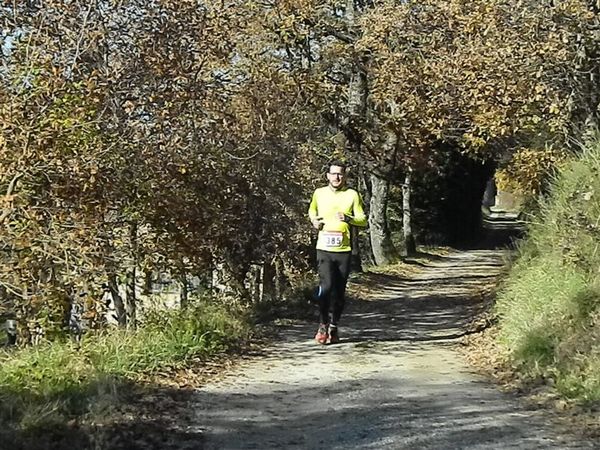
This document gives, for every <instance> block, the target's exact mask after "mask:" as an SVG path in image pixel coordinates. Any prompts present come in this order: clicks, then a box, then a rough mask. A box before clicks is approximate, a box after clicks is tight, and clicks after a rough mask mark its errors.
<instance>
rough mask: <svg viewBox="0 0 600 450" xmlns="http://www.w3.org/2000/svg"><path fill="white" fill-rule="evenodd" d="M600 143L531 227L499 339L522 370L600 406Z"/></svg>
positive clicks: (503, 298)
mask: <svg viewBox="0 0 600 450" xmlns="http://www.w3.org/2000/svg"><path fill="white" fill-rule="evenodd" d="M599 267H600V145H594V146H591V147H590V148H589V149H588V150H587V151H586V152H585V153H584V154H583V155H581V156H580V157H579V158H577V159H574V160H573V161H572V162H571V163H570V164H569V165H568V166H567V167H566V168H565V169H564V170H563V171H562V172H561V174H560V175H559V176H558V177H557V179H556V180H555V183H554V186H553V189H552V193H551V196H550V198H549V199H548V200H547V202H546V203H545V204H544V205H543V207H542V209H541V212H540V214H539V216H538V217H537V218H536V219H535V220H534V223H533V224H532V225H531V227H530V232H529V235H528V238H527V241H526V242H525V243H524V244H523V245H522V246H521V248H520V255H519V259H518V260H517V262H516V264H515V265H514V267H513V268H512V270H511V273H510V275H509V278H508V280H507V281H506V284H505V286H504V288H503V289H502V290H501V291H500V293H499V296H498V300H497V312H498V315H499V319H500V322H499V323H500V329H499V335H498V342H499V344H500V346H501V348H502V349H503V351H505V352H506V354H507V355H508V358H509V359H510V361H511V363H512V364H513V365H514V366H515V367H517V370H518V371H519V373H520V374H521V375H522V376H523V377H525V378H526V379H529V380H536V381H540V380H541V381H544V382H545V383H546V384H547V385H549V386H553V388H554V389H556V392H557V393H558V394H559V395H560V396H562V397H563V398H564V399H568V400H571V401H573V402H575V403H578V404H582V405H599V404H600V271H599Z"/></svg>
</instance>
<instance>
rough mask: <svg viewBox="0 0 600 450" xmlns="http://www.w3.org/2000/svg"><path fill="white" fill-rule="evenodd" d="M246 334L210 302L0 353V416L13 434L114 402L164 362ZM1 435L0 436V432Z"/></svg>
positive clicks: (203, 354) (168, 364)
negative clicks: (134, 324) (139, 323)
mask: <svg viewBox="0 0 600 450" xmlns="http://www.w3.org/2000/svg"><path fill="white" fill-rule="evenodd" d="M248 336H249V325H248V324H247V323H246V322H245V321H244V320H243V319H240V318H239V316H237V315H235V316H234V315H233V314H231V313H230V312H227V311H225V310H224V309H223V308H222V307H218V306H216V305H203V306H198V307H195V308H192V309H188V310H186V311H166V312H165V311H162V312H161V313H160V314H156V315H155V316H154V317H151V318H149V320H148V321H147V323H146V324H145V325H144V326H143V327H141V328H139V329H138V330H136V331H123V330H110V331H107V332H105V333H102V334H89V335H86V336H84V337H83V339H82V340H81V341H80V342H72V341H66V342H54V343H51V344H45V345H40V346H35V347H29V348H23V349H18V350H16V351H12V352H2V353H0V419H1V420H2V422H3V423H4V424H6V425H7V427H4V432H6V431H7V429H8V430H9V431H11V430H12V432H18V433H34V432H35V431H36V430H39V429H40V428H44V429H46V428H49V427H52V426H53V424H60V423H64V422H66V421H68V420H69V419H70V418H71V417H74V416H78V415H82V414H86V413H89V412H93V410H94V409H99V408H101V407H102V404H105V403H109V404H110V403H112V402H116V401H117V399H118V396H119V387H121V386H127V384H128V383H132V382H136V381H138V380H140V379H141V378H142V377H144V376H147V375H151V374H156V373H157V372H159V371H162V370H165V369H167V368H178V367H185V366H186V365H189V364H190V363H191V362H192V361H193V360H197V359H198V358H207V357H209V356H212V355H216V354H218V353H220V352H224V351H226V350H227V349H229V348H231V347H233V346H235V345H236V344H238V343H239V342H240V341H242V340H244V339H245V338H247V337H248ZM0 439H1V437H0Z"/></svg>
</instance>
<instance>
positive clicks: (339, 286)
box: [331, 252, 352, 326]
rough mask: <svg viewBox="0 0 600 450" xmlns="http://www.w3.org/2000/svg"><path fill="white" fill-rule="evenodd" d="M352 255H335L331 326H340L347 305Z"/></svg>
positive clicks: (346, 253) (345, 253) (344, 253)
mask: <svg viewBox="0 0 600 450" xmlns="http://www.w3.org/2000/svg"><path fill="white" fill-rule="evenodd" d="M351 259H352V254H351V253H350V252H343V253H338V254H336V255H335V262H336V264H335V272H334V275H333V283H334V285H333V288H332V295H331V297H332V299H331V302H333V305H332V306H333V311H332V312H333V314H332V319H331V324H332V325H336V326H337V324H338V322H339V320H340V317H341V316H342V312H343V311H344V305H345V304H346V295H345V294H346V283H347V282H348V276H349V275H350V263H351Z"/></svg>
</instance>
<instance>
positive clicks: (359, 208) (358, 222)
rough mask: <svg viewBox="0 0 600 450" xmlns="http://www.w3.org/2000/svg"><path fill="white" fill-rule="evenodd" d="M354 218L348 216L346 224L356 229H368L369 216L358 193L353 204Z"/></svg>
mask: <svg viewBox="0 0 600 450" xmlns="http://www.w3.org/2000/svg"><path fill="white" fill-rule="evenodd" d="M352 214H353V215H352V216H346V222H348V223H349V224H350V225H354V226H355V227H366V226H367V216H366V215H365V210H364V208H363V203H362V199H361V198H360V195H359V194H358V192H356V193H355V197H354V202H353V204H352Z"/></svg>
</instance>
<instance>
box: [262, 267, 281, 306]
mask: <svg viewBox="0 0 600 450" xmlns="http://www.w3.org/2000/svg"><path fill="white" fill-rule="evenodd" d="M276 276H277V271H276V270H275V265H274V264H273V260H270V261H269V260H266V261H265V262H264V263H263V268H262V291H261V296H260V301H263V302H264V301H271V300H273V299H274V298H276V296H277V293H276V289H275V279H276Z"/></svg>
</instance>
